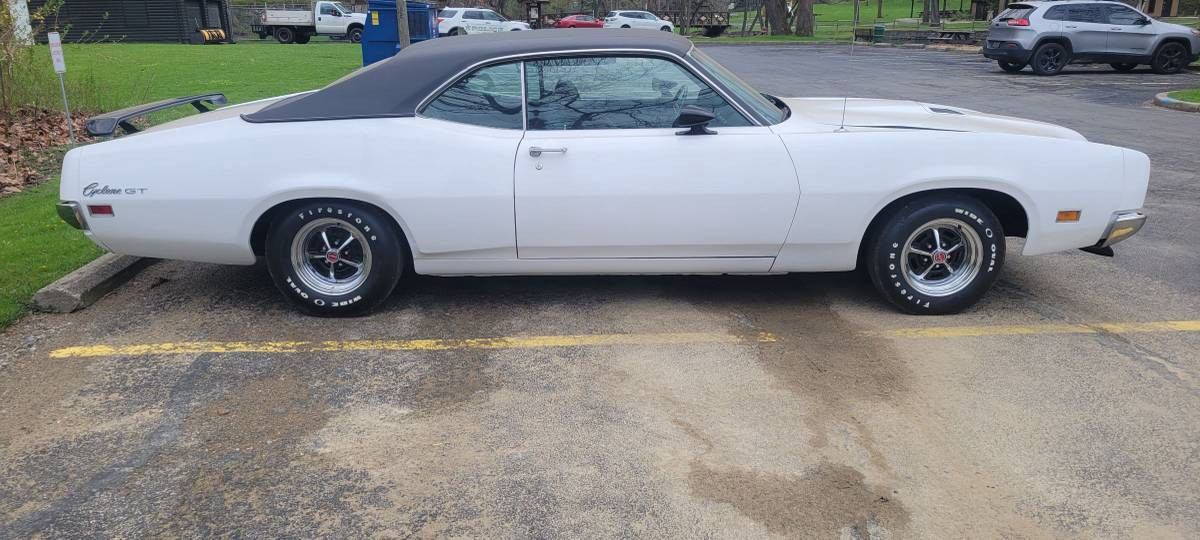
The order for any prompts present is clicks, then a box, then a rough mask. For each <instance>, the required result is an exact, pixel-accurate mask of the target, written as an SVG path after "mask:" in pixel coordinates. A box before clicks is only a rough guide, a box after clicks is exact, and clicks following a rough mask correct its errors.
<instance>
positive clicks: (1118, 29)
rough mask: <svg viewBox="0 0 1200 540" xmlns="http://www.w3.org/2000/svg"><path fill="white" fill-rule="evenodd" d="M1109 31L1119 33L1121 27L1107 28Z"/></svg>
mask: <svg viewBox="0 0 1200 540" xmlns="http://www.w3.org/2000/svg"><path fill="white" fill-rule="evenodd" d="M1109 30H1116V31H1118V32H1120V31H1121V27H1120V26H1117V27H1114V28H1109Z"/></svg>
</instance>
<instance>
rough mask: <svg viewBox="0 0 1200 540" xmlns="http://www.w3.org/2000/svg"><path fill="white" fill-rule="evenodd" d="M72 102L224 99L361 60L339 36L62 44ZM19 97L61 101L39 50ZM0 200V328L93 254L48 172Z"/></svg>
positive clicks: (293, 83)
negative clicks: (65, 217)
mask: <svg viewBox="0 0 1200 540" xmlns="http://www.w3.org/2000/svg"><path fill="white" fill-rule="evenodd" d="M64 49H65V50H64V56H65V57H66V61H67V79H68V81H69V84H70V94H71V100H72V108H81V109H85V110H91V111H101V110H114V109H119V108H122V107H127V106H130V105H136V104H139V103H145V102H148V101H154V100H157V99H163V98H168V97H176V96H183V95H189V94H199V93H203V92H210V91H218V92H224V93H225V95H226V96H228V98H229V101H230V102H231V103H237V102H243V101H251V100H255V99H260V98H265V97H270V96H275V95H280V94H288V93H292V92H299V91H302V90H309V89H313V88H319V87H321V86H323V85H325V84H328V83H329V82H332V81H333V80H335V79H337V78H338V77H341V76H343V75H345V74H347V73H349V72H350V71H352V70H354V69H355V68H357V67H359V66H360V65H361V63H362V60H361V58H362V57H361V52H360V49H359V48H358V47H357V46H353V45H349V44H344V43H338V44H334V43H328V44H326V43H322V44H317V43H311V44H309V45H279V44H277V43H259V42H248V43H238V44H235V45H206V46H198V45H169V44H140V43H139V44H135V43H126V44H88V45H70V44H69V45H66V46H64ZM34 55H35V56H34V58H35V60H36V59H39V58H40V59H42V60H44V62H43V63H44V66H43V67H44V69H43V70H41V73H35V74H34V78H33V80H32V81H30V86H29V87H28V89H29V91H30V97H29V98H28V99H26V100H25V101H26V102H30V103H32V104H36V105H41V106H44V107H52V108H57V107H61V104H62V102H61V101H60V99H61V98H60V97H59V94H58V81H57V80H56V79H55V78H54V73H53V70H52V69H51V65H50V54H49V52H48V51H47V50H46V47H36V48H35V49H34ZM46 178H47V181H46V182H45V183H43V184H41V185H38V186H36V187H32V188H30V189H27V190H26V191H24V192H22V193H18V194H15V195H10V196H7V197H4V198H0V250H3V253H9V254H12V256H9V257H3V258H2V259H0V327H4V326H7V325H8V324H11V323H12V322H13V321H14V320H16V319H17V317H19V316H20V315H21V314H22V313H24V312H25V309H26V305H27V303H28V302H29V299H30V297H31V296H32V295H33V293H34V292H36V291H37V290H38V289H40V288H41V287H43V286H45V285H46V284H48V283H50V282H52V281H54V280H56V279H58V278H59V277H62V276H63V275H65V274H67V273H68V272H70V271H72V270H74V269H76V268H78V267H80V266H82V265H84V264H85V263H87V262H88V261H91V260H92V259H94V258H96V257H98V256H99V255H100V254H101V253H102V252H101V250H100V249H99V248H97V247H96V246H95V245H94V244H92V242H91V241H90V240H88V239H87V238H86V237H85V236H84V235H83V233H81V232H80V231H77V230H75V229H72V228H71V227H70V226H68V225H67V224H65V223H63V222H62V221H61V220H60V219H59V218H58V215H57V214H56V213H55V211H54V203H56V202H58V179H57V176H56V174H55V172H54V171H47V172H46Z"/></svg>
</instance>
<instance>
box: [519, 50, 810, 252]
mask: <svg viewBox="0 0 1200 540" xmlns="http://www.w3.org/2000/svg"><path fill="white" fill-rule="evenodd" d="M524 70H525V93H526V132H525V138H524V139H523V140H522V142H521V146H520V148H519V149H518V151H517V156H516V167H515V175H516V178H515V187H514V192H515V201H516V214H517V252H518V256H519V257H520V258H523V259H524V258H532V259H537V258H713V257H729V258H745V259H744V260H741V261H734V260H730V261H728V264H727V265H724V266H722V268H725V267H728V268H734V269H737V270H738V271H755V272H758V271H767V270H768V269H769V268H770V261H771V260H772V259H770V258H771V257H774V256H775V255H776V254H777V253H778V252H779V249H780V246H781V245H782V243H783V241H784V239H785V238H786V236H787V232H788V229H789V227H790V225H791V221H792V217H793V215H794V213H795V209H796V202H797V198H798V196H799V186H798V183H797V179H796V172H795V168H794V167H793V165H792V162H791V159H790V158H789V156H788V153H787V150H786V148H785V147H784V145H783V143H782V141H781V140H780V139H779V138H778V136H776V135H774V134H773V133H772V132H771V131H770V129H769V128H768V127H765V126H755V125H753V124H752V122H751V121H750V120H748V119H747V117H746V116H745V115H743V114H742V113H741V112H739V111H738V109H737V108H735V106H733V105H732V104H731V103H730V102H729V101H728V100H726V99H725V98H724V97H722V96H721V95H720V94H719V93H717V92H715V91H714V90H713V89H712V88H711V87H710V86H709V85H707V84H706V83H704V82H703V81H702V80H700V79H699V78H697V77H696V76H695V75H694V74H693V73H692V72H690V70H688V69H686V68H684V67H683V66H681V65H679V64H678V63H676V62H674V61H673V60H670V59H667V58H662V57H657V56H632V55H613V56H577V57H558V58H549V59H541V60H530V61H526V62H525V65H524ZM688 105H695V106H698V107H701V108H704V109H706V110H710V111H712V112H713V114H714V115H715V116H716V119H715V120H714V121H713V122H712V123H711V124H710V126H711V127H712V129H713V130H715V131H716V133H715V134H712V135H681V134H680V133H682V131H681V129H680V128H677V127H673V122H674V119H675V118H677V117H678V114H679V111H680V110H682V108H683V107H685V106H688ZM683 131H686V130H683ZM754 258H757V259H754ZM750 259H752V260H753V263H752V264H750V263H747V262H746V260H750ZM631 264H632V263H631ZM631 268H632V267H631ZM688 268H694V267H689V266H688V265H687V264H686V263H679V267H678V268H674V267H671V268H659V269H660V270H663V271H668V270H672V271H688ZM709 270H712V269H711V268H709ZM730 271H733V270H730Z"/></svg>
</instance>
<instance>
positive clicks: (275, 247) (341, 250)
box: [266, 200, 405, 317]
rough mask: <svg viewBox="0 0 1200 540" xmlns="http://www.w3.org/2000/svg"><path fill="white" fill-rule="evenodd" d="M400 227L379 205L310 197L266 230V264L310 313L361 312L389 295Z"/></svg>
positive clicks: (399, 254) (395, 277)
mask: <svg viewBox="0 0 1200 540" xmlns="http://www.w3.org/2000/svg"><path fill="white" fill-rule="evenodd" d="M400 234H401V233H400V232H399V231H398V230H397V229H396V227H395V226H393V225H392V223H391V221H390V219H388V217H387V216H386V215H384V214H383V213H382V212H380V211H379V210H377V209H375V208H373V207H371V206H367V205H364V204H361V203H357V202H352V201H336V200H329V201H310V202H305V203H302V204H300V205H298V206H295V207H292V208H291V209H289V210H288V211H287V212H285V213H283V214H281V215H279V216H278V217H277V218H276V219H275V220H274V221H273V222H272V223H271V229H270V230H269V231H268V232H267V239H266V261H267V269H268V270H269V271H270V273H271V278H272V280H274V282H275V286H276V287H277V288H279V290H280V292H282V293H283V295H284V296H285V297H287V299H288V300H289V301H291V302H292V303H293V304H294V305H296V306H297V307H299V308H300V309H302V310H304V311H305V312H307V313H310V314H312V315H318V316H323V317H339V316H349V315H361V314H363V313H366V312H368V311H370V310H371V308H373V307H375V306H377V305H378V304H379V303H380V302H382V301H384V300H386V299H387V297H388V296H389V295H391V293H392V290H393V289H394V288H395V287H396V283H397V282H398V281H399V278H400V275H401V273H402V272H403V271H404V261H405V257H404V243H403V241H402V239H401V236H400Z"/></svg>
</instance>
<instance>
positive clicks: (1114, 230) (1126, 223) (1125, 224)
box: [1096, 211, 1146, 248]
mask: <svg viewBox="0 0 1200 540" xmlns="http://www.w3.org/2000/svg"><path fill="white" fill-rule="evenodd" d="M1145 224H1146V214H1143V213H1141V212H1137V211H1124V212H1114V213H1113V215H1112V218H1110V219H1109V220H1108V228H1107V229H1105V230H1104V236H1102V237H1100V242H1099V243H1098V244H1096V247H1099V248H1106V247H1109V246H1111V245H1113V244H1115V243H1117V242H1120V241H1122V240H1124V239H1126V238H1129V237H1130V236H1133V235H1135V234H1137V232H1138V231H1140V230H1142V225H1145Z"/></svg>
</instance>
